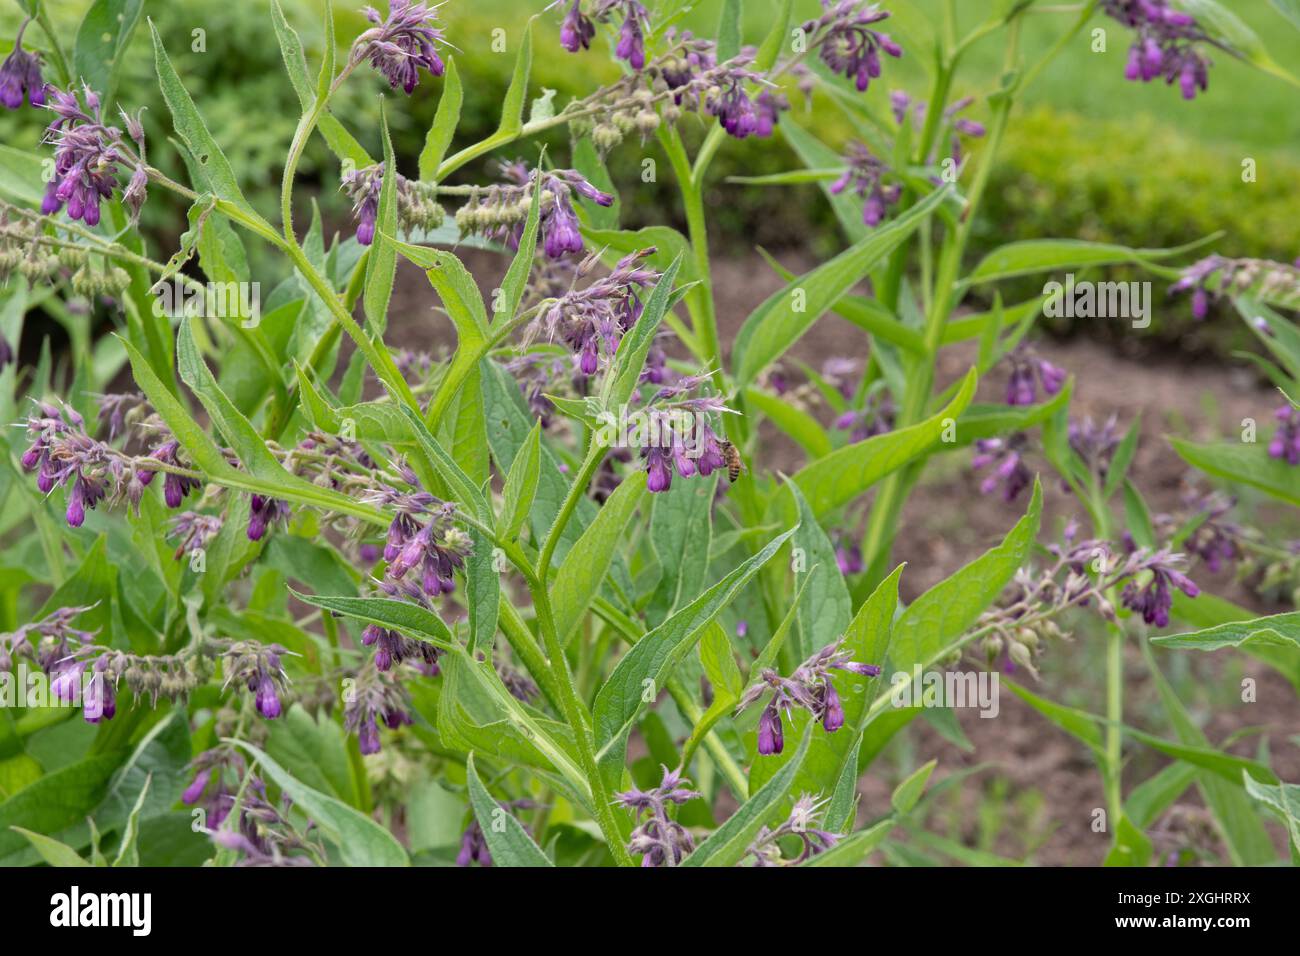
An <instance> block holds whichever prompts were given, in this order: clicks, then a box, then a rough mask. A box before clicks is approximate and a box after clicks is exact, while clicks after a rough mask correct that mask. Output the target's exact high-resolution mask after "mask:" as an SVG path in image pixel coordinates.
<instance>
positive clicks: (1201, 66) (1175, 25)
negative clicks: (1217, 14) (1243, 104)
mask: <svg viewBox="0 0 1300 956" xmlns="http://www.w3.org/2000/svg"><path fill="white" fill-rule="evenodd" d="M1102 9H1104V10H1105V12H1106V13H1107V14H1108V15H1109V16H1111V17H1113V18H1115V19H1116V20H1118V21H1119V22H1120V23H1122V24H1124V25H1125V26H1127V27H1131V28H1133V29H1134V30H1136V31H1137V36H1136V37H1135V38H1134V40H1133V45H1132V46H1131V47H1130V48H1129V55H1128V64H1127V66H1125V68H1124V76H1125V77H1126V78H1128V79H1130V80H1141V81H1142V82H1143V83H1149V82H1151V81H1152V80H1154V79H1157V78H1163V79H1164V81H1165V82H1166V83H1168V84H1171V85H1172V84H1173V83H1175V82H1177V83H1178V85H1179V88H1180V89H1181V90H1182V92H1183V98H1184V99H1188V100H1191V99H1195V98H1196V92H1197V90H1201V91H1202V92H1203V91H1204V90H1205V89H1206V88H1207V87H1208V86H1209V79H1210V60H1209V58H1208V57H1206V56H1205V55H1204V54H1202V53H1201V52H1200V51H1199V50H1198V49H1197V45H1198V44H1200V43H1202V42H1205V41H1207V40H1208V37H1207V36H1206V34H1205V32H1204V31H1203V30H1202V29H1201V28H1200V26H1199V25H1198V24H1197V22H1196V18H1195V17H1193V16H1192V15H1191V14H1189V13H1184V12H1182V11H1181V10H1175V9H1174V8H1173V7H1171V6H1170V5H1169V2H1168V0H1104V2H1103V4H1102Z"/></svg>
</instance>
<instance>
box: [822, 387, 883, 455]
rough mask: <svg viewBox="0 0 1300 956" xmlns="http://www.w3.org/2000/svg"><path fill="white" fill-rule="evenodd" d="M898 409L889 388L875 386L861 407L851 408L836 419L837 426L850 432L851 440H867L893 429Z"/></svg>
mask: <svg viewBox="0 0 1300 956" xmlns="http://www.w3.org/2000/svg"><path fill="white" fill-rule="evenodd" d="M897 411H898V410H897V408H896V407H895V406H894V399H893V396H892V395H890V394H889V390H888V389H886V388H873V389H872V390H871V391H870V392H868V393H867V397H866V399H865V400H864V401H863V404H862V407H861V408H850V409H849V410H848V411H845V412H842V413H841V414H840V415H839V417H838V418H836V419H835V427H836V428H837V429H839V430H840V431H846V432H848V433H849V439H850V440H851V441H855V442H858V441H866V440H867V439H868V438H874V437H875V436H876V435H883V434H885V433H886V432H888V431H892V430H893V428H894V416H895V414H896V413H897Z"/></svg>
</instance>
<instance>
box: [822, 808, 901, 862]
mask: <svg viewBox="0 0 1300 956" xmlns="http://www.w3.org/2000/svg"><path fill="white" fill-rule="evenodd" d="M896 825H897V824H896V823H895V821H894V819H893V818H892V817H887V818H885V819H884V820H881V821H880V822H879V823H873V824H872V825H871V826H869V827H867V828H866V829H865V830H859V831H858V832H857V833H854V834H852V835H851V836H849V837H847V838H845V839H843V840H840V841H839V842H838V843H836V844H835V845H834V846H833V847H831V848H830V849H829V850H826V851H825V852H822V853H818V854H817V855H816V856H812V857H809V858H808V859H807V860H805V861H804V862H803V863H801V864H800V866H857V865H858V864H859V863H861V862H862V861H863V860H865V859H866V858H867V856H868V855H869V854H870V853H871V851H872V850H874V849H875V848H876V847H878V846H880V843H881V841H882V840H884V839H885V837H887V836H888V835H889V831H890V830H892V829H894V827H895V826H896Z"/></svg>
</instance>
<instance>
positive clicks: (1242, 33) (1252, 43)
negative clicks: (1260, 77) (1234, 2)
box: [1179, 0, 1300, 86]
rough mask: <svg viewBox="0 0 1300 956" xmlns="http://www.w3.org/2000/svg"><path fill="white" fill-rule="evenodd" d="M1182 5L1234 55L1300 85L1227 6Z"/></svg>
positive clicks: (1204, 1)
mask: <svg viewBox="0 0 1300 956" xmlns="http://www.w3.org/2000/svg"><path fill="white" fill-rule="evenodd" d="M1179 5H1180V6H1182V7H1183V8H1184V9H1185V10H1186V11H1187V12H1188V13H1190V14H1191V15H1192V16H1194V17H1196V22H1197V25H1198V26H1200V27H1201V28H1203V29H1204V30H1205V31H1206V32H1207V33H1209V34H1210V35H1211V36H1217V37H1218V38H1219V39H1221V40H1223V42H1224V43H1225V44H1227V46H1228V48H1229V51H1230V52H1232V53H1235V54H1236V55H1237V56H1239V57H1241V59H1243V60H1245V61H1246V62H1247V63H1249V64H1250V65H1251V66H1253V67H1255V68H1257V69H1259V70H1262V71H1263V72H1265V73H1269V74H1271V75H1273V76H1276V77H1278V78H1279V79H1282V80H1285V81H1286V82H1288V83H1290V84H1291V85H1292V86H1300V81H1298V80H1297V79H1296V78H1295V76H1294V75H1293V74H1292V73H1290V72H1289V71H1288V70H1286V69H1284V68H1283V67H1282V66H1281V64H1279V63H1278V62H1277V61H1276V60H1275V59H1273V57H1272V56H1270V55H1269V52H1268V49H1267V48H1266V47H1265V46H1264V41H1262V40H1261V39H1260V38H1259V35H1258V34H1257V33H1255V31H1254V30H1252V29H1251V28H1250V27H1248V26H1247V25H1246V23H1245V21H1243V20H1242V19H1241V18H1240V17H1238V16H1237V15H1236V14H1235V13H1233V12H1232V11H1230V10H1228V8H1227V7H1225V6H1223V5H1222V4H1221V3H1218V2H1216V0H1180V4H1179Z"/></svg>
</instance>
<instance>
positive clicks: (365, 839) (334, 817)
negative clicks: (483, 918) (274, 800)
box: [227, 740, 411, 866]
mask: <svg viewBox="0 0 1300 956" xmlns="http://www.w3.org/2000/svg"><path fill="white" fill-rule="evenodd" d="M227 743H230V744H234V745H235V746H237V747H241V748H243V749H244V750H245V751H247V753H248V755H249V756H250V757H252V758H253V759H254V760H256V761H257V764H258V766H259V768H260V769H261V771H262V772H263V773H265V774H266V776H268V777H270V778H271V779H272V780H273V781H274V782H275V784H276V786H278V787H279V788H280V789H281V790H283V791H284V793H285V795H287V796H288V797H289V798H290V799H291V800H293V802H294V804H295V806H297V807H298V809H300V810H302V812H303V813H305V814H306V815H307V816H308V817H310V818H311V821H312V822H313V823H315V824H316V826H317V827H318V828H319V829H320V832H321V833H322V834H323V835H324V836H325V839H327V840H329V841H330V842H331V843H333V844H334V845H335V846H336V847H338V849H339V857H340V859H341V860H342V861H343V864H344V865H345V866H410V863H411V861H410V859H409V858H408V857H407V855H406V851H405V850H404V849H402V845H401V844H400V843H398V842H397V839H396V837H394V836H393V835H392V834H391V833H389V832H388V831H387V830H385V829H384V828H383V827H381V826H380V825H379V824H378V823H376V822H375V821H374V820H372V819H370V818H369V817H368V816H366V815H365V814H363V813H360V812H358V811H356V810H354V809H352V807H350V806H348V805H347V804H346V803H344V802H343V801H341V800H338V799H336V798H335V797H331V796H328V795H327V794H324V793H321V792H320V791H318V790H313V789H312V788H311V787H309V786H307V785H306V784H304V783H302V782H301V781H299V780H298V779H296V778H295V777H293V776H292V775H291V774H290V773H289V772H288V771H287V770H285V769H284V768H283V767H281V766H280V765H279V764H278V763H276V762H275V761H274V760H272V759H271V757H270V756H268V755H267V754H265V753H263V752H262V751H261V750H259V749H258V748H257V747H254V746H253V745H252V744H250V743H245V742H244V741H242V740H227Z"/></svg>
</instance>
